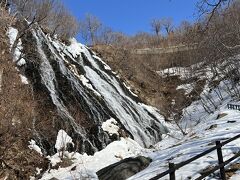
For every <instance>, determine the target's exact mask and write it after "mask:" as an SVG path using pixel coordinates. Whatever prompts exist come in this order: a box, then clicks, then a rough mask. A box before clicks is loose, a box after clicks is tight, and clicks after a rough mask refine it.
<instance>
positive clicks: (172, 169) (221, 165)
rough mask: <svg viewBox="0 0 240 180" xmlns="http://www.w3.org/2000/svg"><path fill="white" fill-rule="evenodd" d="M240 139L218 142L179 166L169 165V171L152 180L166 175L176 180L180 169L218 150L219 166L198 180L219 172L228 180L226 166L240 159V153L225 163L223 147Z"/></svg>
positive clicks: (238, 136)
mask: <svg viewBox="0 0 240 180" xmlns="http://www.w3.org/2000/svg"><path fill="white" fill-rule="evenodd" d="M238 138H240V134H239V135H237V136H235V137H233V138H230V139H228V140H226V141H223V142H220V141H216V145H215V146H214V147H212V148H210V149H208V150H206V151H204V152H202V153H200V154H198V155H196V156H194V157H192V158H190V159H188V160H186V161H183V162H181V163H178V164H174V163H169V169H168V170H167V171H164V172H162V173H161V174H159V175H157V176H155V177H153V178H151V180H157V179H160V178H162V177H164V176H166V175H169V179H170V180H175V179H176V177H175V171H176V170H178V169H180V168H181V167H183V166H185V165H187V164H189V163H191V162H193V161H195V160H197V159H199V158H201V157H203V156H205V155H206V154H208V153H210V152H212V151H215V150H217V156H218V165H216V166H214V167H213V168H211V169H210V170H208V171H205V172H204V173H202V174H201V176H200V177H198V178H197V179H196V180H200V179H203V178H205V177H207V176H209V175H210V174H212V173H214V172H215V171H217V170H220V177H221V179H222V180H226V175H225V169H224V166H226V165H227V164H229V163H230V162H231V161H233V160H234V159H236V158H238V157H240V152H238V153H236V154H235V155H234V156H233V157H231V158H230V159H228V160H226V161H223V156H222V146H224V145H226V144H228V143H229V142H232V141H234V140H236V139H238Z"/></svg>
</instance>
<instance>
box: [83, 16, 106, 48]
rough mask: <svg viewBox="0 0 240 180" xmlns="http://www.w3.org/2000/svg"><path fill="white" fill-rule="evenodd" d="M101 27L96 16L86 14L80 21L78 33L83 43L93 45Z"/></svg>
mask: <svg viewBox="0 0 240 180" xmlns="http://www.w3.org/2000/svg"><path fill="white" fill-rule="evenodd" d="M101 26H102V23H101V22H100V21H99V19H98V18H97V17H96V16H93V15H91V14H86V16H85V18H84V19H83V20H81V21H80V33H81V35H82V37H83V38H84V39H85V41H87V42H90V43H91V44H92V45H95V43H96V41H97V35H98V33H99V30H100V27H101Z"/></svg>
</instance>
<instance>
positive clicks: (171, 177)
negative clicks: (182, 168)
mask: <svg viewBox="0 0 240 180" xmlns="http://www.w3.org/2000/svg"><path fill="white" fill-rule="evenodd" d="M174 168H175V164H174V163H169V169H170V170H171V169H174ZM169 176H170V180H176V177H175V169H174V171H173V172H171V173H170V174H169Z"/></svg>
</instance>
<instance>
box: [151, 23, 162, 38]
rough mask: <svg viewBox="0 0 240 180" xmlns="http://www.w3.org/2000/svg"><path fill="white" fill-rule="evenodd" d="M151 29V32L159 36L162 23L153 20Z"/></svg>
mask: <svg viewBox="0 0 240 180" xmlns="http://www.w3.org/2000/svg"><path fill="white" fill-rule="evenodd" d="M151 28H152V31H153V32H154V33H155V34H156V35H157V36H159V35H160V32H161V28H162V22H161V20H159V19H153V20H152V21H151Z"/></svg>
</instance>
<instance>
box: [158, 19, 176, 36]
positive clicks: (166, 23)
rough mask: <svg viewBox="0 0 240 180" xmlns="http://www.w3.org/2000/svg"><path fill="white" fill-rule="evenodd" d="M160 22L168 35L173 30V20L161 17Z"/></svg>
mask: <svg viewBox="0 0 240 180" xmlns="http://www.w3.org/2000/svg"><path fill="white" fill-rule="evenodd" d="M161 24H162V27H163V29H164V30H165V31H166V33H167V34H168V35H169V34H170V33H171V32H172V31H173V20H172V18H163V19H161Z"/></svg>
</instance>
